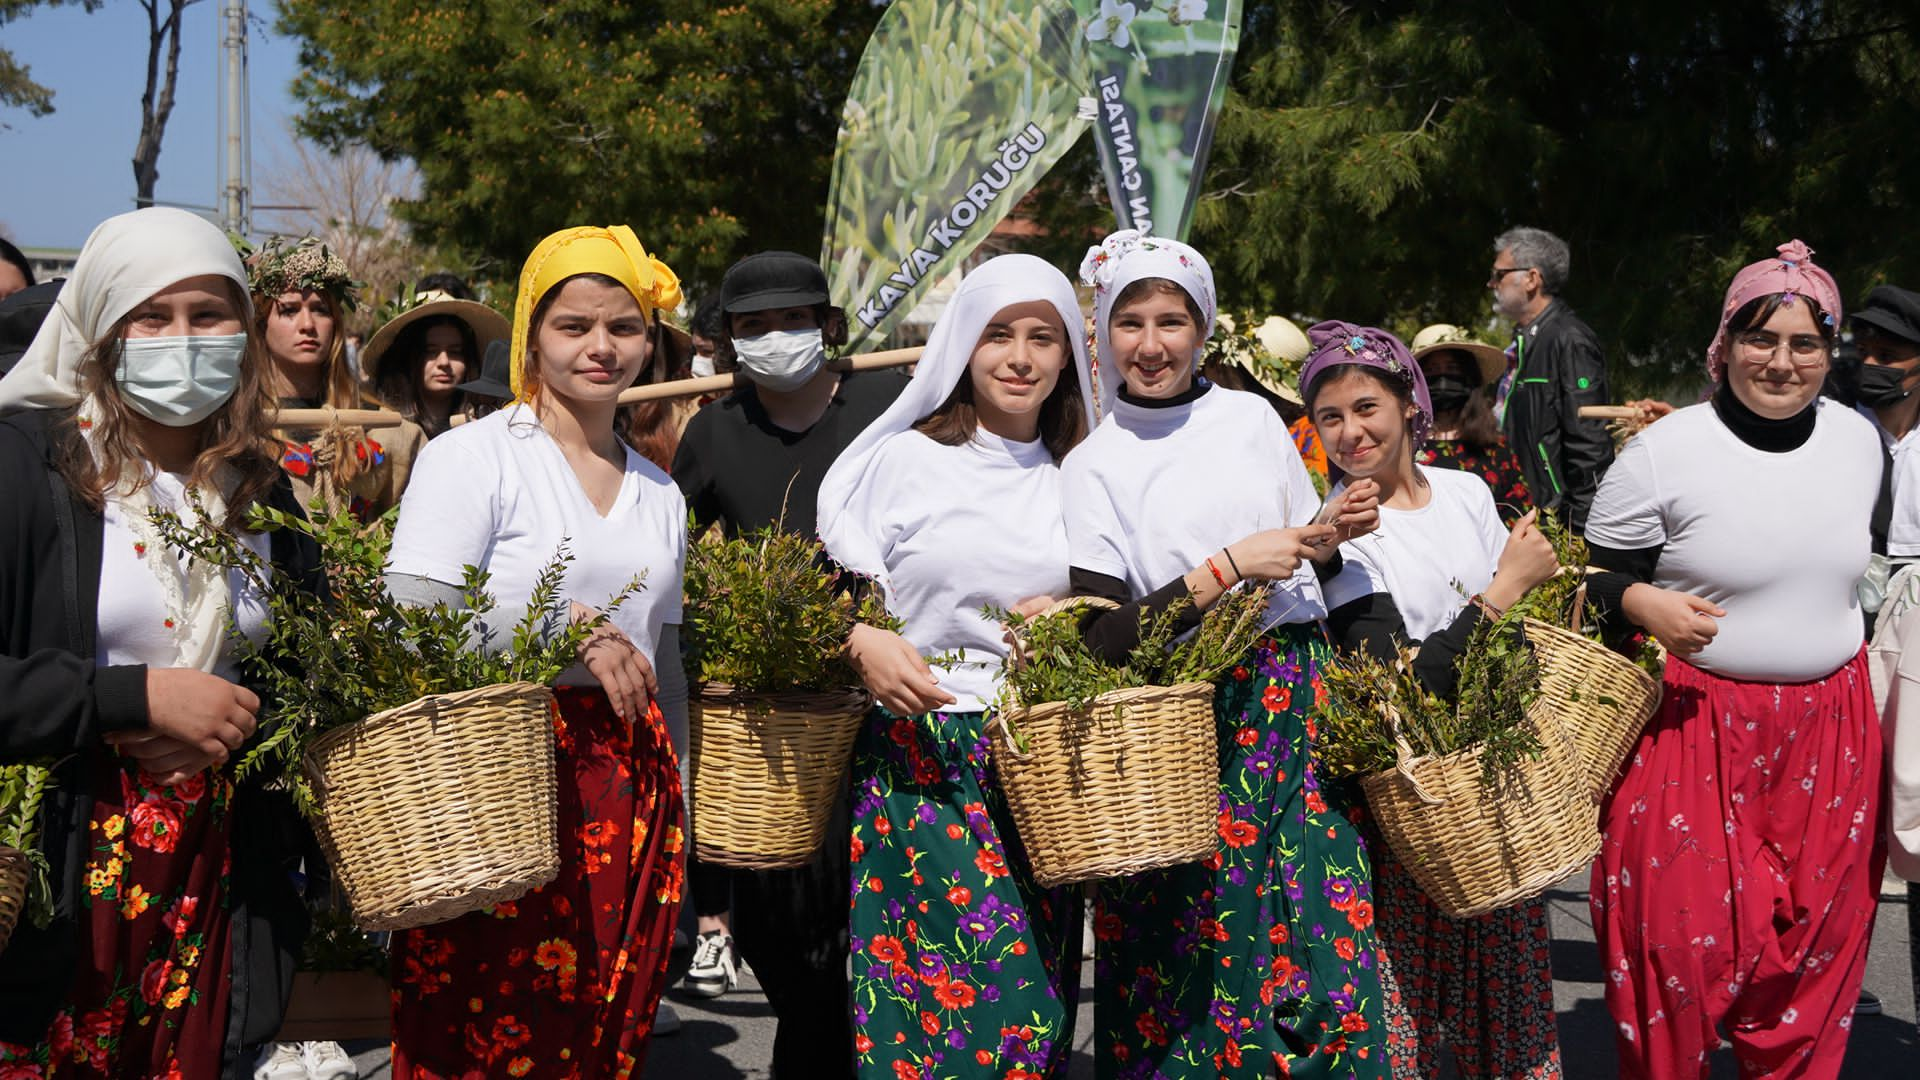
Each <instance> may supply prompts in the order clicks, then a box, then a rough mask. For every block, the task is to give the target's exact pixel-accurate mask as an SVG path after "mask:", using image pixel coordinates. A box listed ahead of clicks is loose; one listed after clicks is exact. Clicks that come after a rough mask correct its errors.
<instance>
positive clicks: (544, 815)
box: [303, 683, 560, 930]
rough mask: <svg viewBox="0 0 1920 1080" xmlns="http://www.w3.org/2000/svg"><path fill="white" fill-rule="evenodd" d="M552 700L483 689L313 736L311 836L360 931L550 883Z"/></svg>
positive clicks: (505, 688)
mask: <svg viewBox="0 0 1920 1080" xmlns="http://www.w3.org/2000/svg"><path fill="white" fill-rule="evenodd" d="M553 709H554V701H553V694H552V692H551V691H549V690H548V689H547V688H546V687H544V686H538V685H535V684H533V683H511V684H503V685H498V686H484V687H480V688H478V689H475V690H466V691H462V692H459V693H452V694H433V695H429V696H427V697H423V698H421V699H419V700H418V701H414V702H410V703H409V704H406V705H402V706H400V707H399V708H397V709H389V710H387V711H386V712H382V713H376V714H374V715H373V716H369V717H367V718H366V719H365V720H362V721H360V722H359V723H357V724H352V725H349V726H347V727H345V728H341V729H340V730H338V731H330V732H328V733H326V734H325V735H322V736H320V737H319V738H318V739H315V740H314V742H313V745H312V746H311V747H309V748H308V750H307V753H306V756H305V760H304V762H303V766H304V768H305V771H306V775H307V779H308V781H309V782H310V783H311V784H312V785H313V789H314V793H315V796H316V797H317V798H318V799H319V801H320V813H319V815H318V816H317V818H316V820H315V831H316V832H317V833H318V834H319V838H320V844H321V847H322V848H323V849H324V850H325V851H326V854H327V861H328V862H329V863H331V864H332V866H333V872H334V877H335V878H336V879H337V880H338V881H339V883H340V886H341V888H342V889H344V890H345V892H346V895H347V901H348V903H349V904H350V905H351V906H352V909H353V913H354V919H355V921H356V922H358V923H359V924H360V926H361V927H362V928H363V929H366V930H405V929H410V928H413V927H419V926H428V925H431V924H433V923H439V922H445V921H447V920H449V919H454V918H457V917H459V916H461V915H465V914H467V913H468V912H471V911H478V910H480V909H481V908H486V907H492V906H493V905H495V904H500V903H504V902H506V901H508V900H515V899H518V898H519V897H521V896H524V895H526V894H527V893H528V892H530V891H532V890H533V889H536V888H538V887H540V886H542V885H545V884H546V883H547V882H549V881H552V880H553V878H554V876H555V875H556V874H557V873H558V872H559V868H560V852H559V845H558V837H557V833H556V828H557V825H556V820H557V815H558V806H557V797H558V796H557V791H558V789H557V786H556V782H555V775H554V748H553Z"/></svg>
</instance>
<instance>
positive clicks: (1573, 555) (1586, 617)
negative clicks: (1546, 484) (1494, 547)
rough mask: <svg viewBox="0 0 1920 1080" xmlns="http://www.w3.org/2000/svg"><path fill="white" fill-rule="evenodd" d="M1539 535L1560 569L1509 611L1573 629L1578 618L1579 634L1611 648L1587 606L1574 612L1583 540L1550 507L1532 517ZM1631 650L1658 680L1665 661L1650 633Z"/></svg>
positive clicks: (1584, 560)
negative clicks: (1545, 542)
mask: <svg viewBox="0 0 1920 1080" xmlns="http://www.w3.org/2000/svg"><path fill="white" fill-rule="evenodd" d="M1536 521H1537V523H1538V525H1539V527H1540V533H1541V535H1543V536H1545V537H1546V538H1547V542H1548V543H1551V544H1552V545H1553V553H1554V555H1555V557H1556V558H1558V559H1559V562H1560V572H1559V573H1557V574H1555V575H1554V576H1553V577H1551V578H1548V579H1547V580H1546V581H1544V582H1542V583H1541V584H1539V585H1536V586H1534V587H1533V588H1532V589H1529V590H1528V591H1527V594H1526V595H1525V596H1522V597H1521V598H1520V601H1519V602H1518V603H1516V604H1514V605H1513V612H1512V613H1513V614H1518V615H1519V616H1520V617H1521V618H1523V619H1537V620H1539V621H1540V622H1543V623H1546V624H1547V625H1549V626H1560V627H1565V628H1567V629H1573V628H1574V623H1575V619H1576V618H1577V619H1578V620H1579V633H1580V634H1581V636H1583V637H1586V638H1588V639H1590V640H1593V641H1598V642H1600V643H1601V644H1603V645H1608V646H1609V647H1612V645H1611V643H1609V642H1608V641H1607V640H1606V637H1605V635H1604V634H1603V633H1602V632H1601V628H1600V620H1599V619H1597V618H1595V617H1594V612H1593V610H1592V609H1591V608H1589V609H1587V610H1585V611H1576V610H1575V607H1576V606H1577V605H1579V604H1580V598H1579V592H1580V583H1581V582H1582V581H1585V580H1586V569H1587V566H1588V565H1589V562H1588V560H1589V558H1590V553H1589V551H1588V548H1587V542H1586V540H1585V539H1583V538H1582V537H1581V536H1580V534H1579V533H1577V532H1574V531H1573V530H1572V529H1571V528H1569V527H1568V526H1567V525H1566V524H1565V523H1563V522H1562V521H1561V520H1560V515H1559V514H1558V513H1557V512H1555V511H1552V510H1542V511H1541V512H1540V516H1539V517H1538V518H1537V519H1536ZM1625 647H1626V648H1627V650H1628V651H1629V652H1631V654H1632V655H1631V659H1632V660H1633V662H1634V663H1635V664H1636V665H1638V666H1639V668H1640V669H1641V670H1642V671H1645V672H1646V673H1647V674H1649V675H1652V676H1653V677H1654V678H1656V679H1658V678H1659V677H1660V675H1661V672H1662V670H1663V669H1664V667H1665V664H1666V657H1665V656H1664V655H1663V654H1662V653H1661V651H1660V646H1659V643H1657V642H1656V641H1654V639H1653V635H1652V634H1648V633H1645V632H1641V633H1639V634H1637V635H1635V637H1634V639H1633V640H1632V641H1630V642H1628V643H1627V644H1626V646H1625Z"/></svg>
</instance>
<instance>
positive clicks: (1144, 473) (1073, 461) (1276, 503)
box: [1060, 386, 1327, 626]
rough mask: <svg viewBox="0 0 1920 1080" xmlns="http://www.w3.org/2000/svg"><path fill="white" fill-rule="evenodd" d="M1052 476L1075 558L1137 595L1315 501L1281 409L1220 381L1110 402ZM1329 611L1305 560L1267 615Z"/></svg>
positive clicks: (1302, 617) (1304, 616) (1305, 511)
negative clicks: (1183, 398)
mask: <svg viewBox="0 0 1920 1080" xmlns="http://www.w3.org/2000/svg"><path fill="white" fill-rule="evenodd" d="M1060 482H1061V501H1062V503H1063V504H1064V506H1065V509H1066V519H1067V547H1068V550H1069V552H1070V553H1071V556H1072V559H1071V562H1072V565H1073V566H1076V567H1078V568H1080V569H1082V570H1091V571H1093V572H1094V573H1097V574H1106V575H1107V576H1109V577H1115V578H1119V579H1121V580H1123V581H1125V582H1126V583H1127V588H1128V589H1129V590H1130V591H1131V592H1132V593H1133V595H1134V597H1135V598H1136V599H1137V598H1139V597H1143V596H1145V595H1147V594H1148V593H1151V592H1153V591H1154V590H1155V589H1158V588H1160V587H1161V586H1162V585H1165V584H1167V583H1168V582H1170V581H1172V580H1174V579H1175V578H1178V577H1183V576H1185V575H1186V573H1187V571H1189V570H1192V569H1193V568H1194V567H1196V566H1199V565H1200V564H1201V563H1202V561H1203V560H1205V559H1206V558H1207V557H1208V556H1210V555H1212V554H1213V553H1214V552H1216V551H1219V550H1220V549H1221V548H1223V547H1225V546H1227V545H1228V544H1231V543H1233V542H1234V541H1236V540H1240V539H1243V538H1245V537H1247V536H1249V535H1251V534H1253V533H1256V532H1261V531H1263V530H1266V529H1287V528H1297V527H1299V526H1302V525H1309V524H1312V522H1313V517H1314V515H1315V514H1317V513H1319V511H1320V499H1319V496H1318V495H1316V494H1315V493H1314V490H1313V480H1312V479H1311V478H1310V477H1309V476H1308V475H1307V467H1306V465H1305V463H1303V462H1302V461H1301V460H1300V451H1299V450H1298V449H1297V448H1296V447H1295V446H1294V445H1293V436H1292V435H1290V434H1288V433H1287V429H1286V425H1284V424H1282V423H1281V422H1280V417H1279V416H1278V415H1277V414H1275V413H1274V411H1273V409H1272V407H1271V406H1269V405H1268V404H1267V403H1266V402H1265V401H1263V400H1261V399H1260V398H1259V397H1258V396H1256V395H1254V394H1248V393H1244V392H1241V391H1238V390H1228V389H1226V388H1225V387H1220V386H1214V387H1211V388H1209V389H1208V390H1207V391H1206V392H1205V393H1204V394H1201V395H1200V397H1199V398H1198V399H1196V400H1194V401H1191V402H1188V403H1186V404H1183V405H1170V406H1166V407H1163V408H1145V407H1142V406H1139V405H1133V404H1129V403H1128V402H1127V401H1125V400H1118V401H1115V402H1114V406H1113V411H1112V412H1111V413H1108V414H1107V417H1106V418H1105V419H1104V420H1102V421H1100V426H1099V427H1097V428H1095V429H1094V432H1093V434H1092V435H1089V436H1088V437H1087V439H1086V441H1085V442H1083V443H1081V444H1080V445H1079V446H1077V447H1075V448H1074V450H1073V452H1072V453H1070V454H1068V455H1067V459H1066V461H1065V462H1063V463H1062V464H1061V467H1060ZM1216 565H1217V564H1216ZM1229 569H1230V568H1228V567H1225V566H1222V567H1220V570H1221V572H1222V573H1223V574H1224V573H1227V572H1229ZM1326 614H1327V608H1326V604H1325V603H1324V602H1323V601H1322V600H1321V597H1320V582H1319V580H1318V578H1316V577H1315V575H1314V571H1313V567H1312V566H1311V565H1310V564H1305V563H1303V564H1302V565H1301V567H1300V569H1299V570H1296V571H1295V572H1294V574H1293V576H1292V577H1290V578H1288V579H1287V580H1286V581H1284V582H1280V583H1279V584H1278V587H1277V588H1275V589H1274V593H1273V602H1272V604H1271V605H1270V606H1269V608H1268V610H1267V625H1269V626H1272V625H1275V624H1277V623H1305V622H1313V621H1315V620H1318V619H1322V618H1325V617H1326Z"/></svg>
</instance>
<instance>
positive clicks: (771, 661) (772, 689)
mask: <svg viewBox="0 0 1920 1080" xmlns="http://www.w3.org/2000/svg"><path fill="white" fill-rule="evenodd" d="M843 586H844V582H843V580H842V577H841V575H840V574H839V573H838V572H837V571H836V570H835V568H834V566H833V564H832V563H831V561H829V560H828V559H827V557H826V553H825V549H823V548H822V547H821V545H820V542H819V541H818V540H815V539H810V538H808V537H805V536H801V535H799V534H798V533H790V532H783V531H780V530H777V529H774V528H766V529H760V530H756V531H753V532H750V533H744V534H742V535H740V536H736V537H733V538H730V539H729V538H726V537H722V536H720V535H718V534H717V533H709V534H708V535H706V536H704V537H702V538H701V539H699V540H697V541H695V542H694V543H692V544H690V545H688V547H687V570H686V620H685V623H684V626H683V630H684V632H685V635H686V642H687V654H688V657H689V659H690V662H691V668H692V671H693V672H694V678H695V680H696V681H698V682H703V683H724V684H726V685H729V686H731V687H733V689H734V690H736V691H738V692H741V693H756V694H760V693H785V692H788V691H796V690H797V691H824V690H838V689H842V688H844V687H848V686H858V685H860V678H859V676H858V675H857V674H855V673H854V670H853V666H852V664H850V663H849V662H848V660H847V655H846V647H847V635H848V634H849V633H851V632H852V631H853V626H854V624H855V623H866V624H868V625H869V626H877V627H880V628H882V629H886V630H898V629H899V627H900V623H899V620H897V619H895V618H893V617H892V616H891V615H889V614H888V613H887V608H886V602H885V601H884V600H883V599H882V598H881V596H880V594H879V591H878V590H876V589H868V590H865V591H864V593H861V594H859V595H856V590H851V589H847V588H844V587H843Z"/></svg>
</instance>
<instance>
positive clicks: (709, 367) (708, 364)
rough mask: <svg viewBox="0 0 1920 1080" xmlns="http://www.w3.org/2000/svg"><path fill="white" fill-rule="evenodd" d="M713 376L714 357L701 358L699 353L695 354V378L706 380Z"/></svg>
mask: <svg viewBox="0 0 1920 1080" xmlns="http://www.w3.org/2000/svg"><path fill="white" fill-rule="evenodd" d="M711 374H713V357H711V356H701V355H700V354H699V353H695V354H693V377H694V378H696V379H704V378H706V377H707V376H709V375H711Z"/></svg>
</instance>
